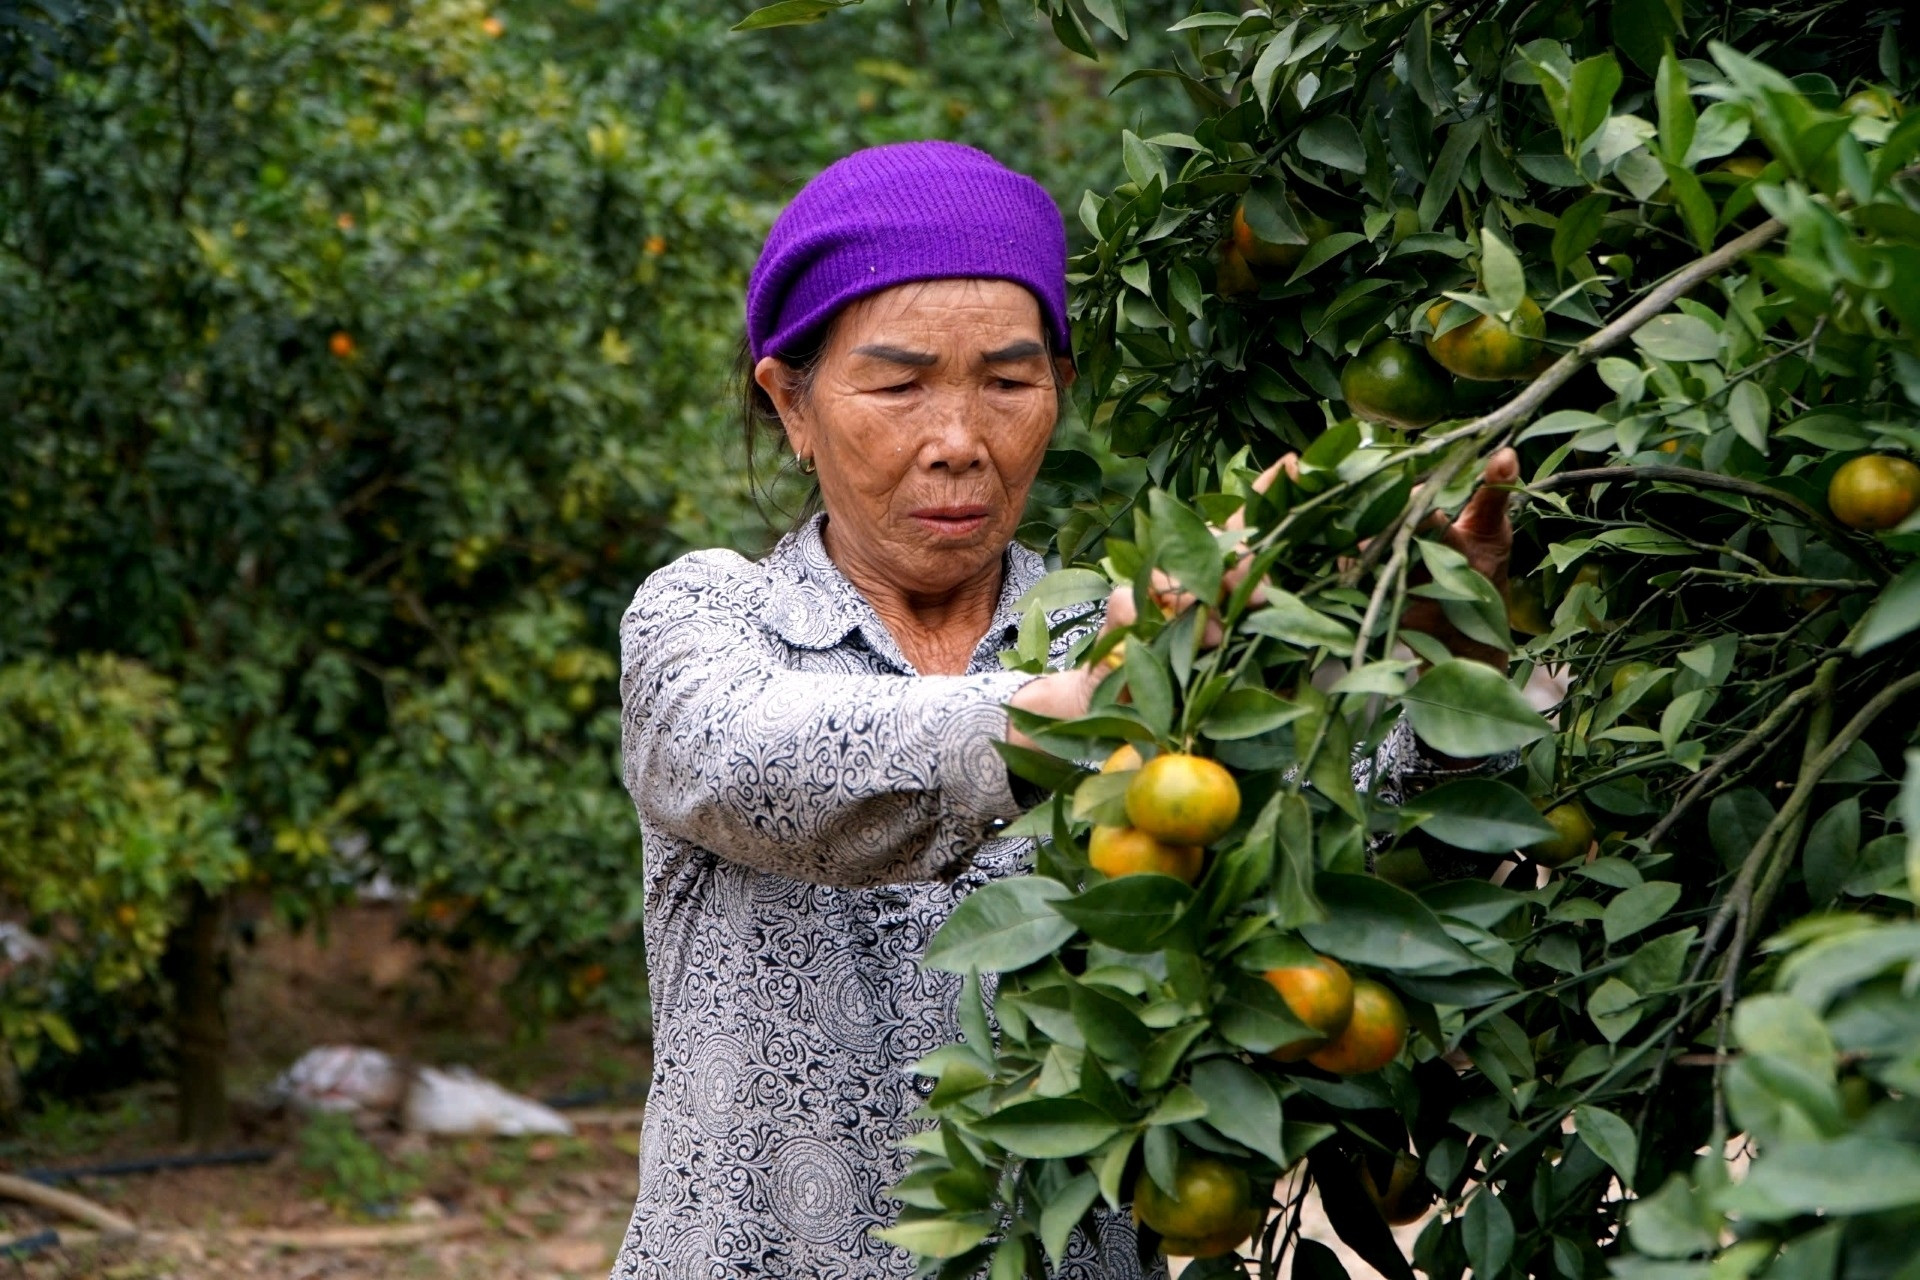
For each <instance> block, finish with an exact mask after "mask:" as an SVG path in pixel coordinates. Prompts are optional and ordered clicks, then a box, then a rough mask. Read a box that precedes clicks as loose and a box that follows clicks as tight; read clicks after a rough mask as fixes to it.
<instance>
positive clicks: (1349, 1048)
mask: <svg viewBox="0 0 1920 1280" xmlns="http://www.w3.org/2000/svg"><path fill="white" fill-rule="evenodd" d="M1406 1046H1407V1010H1406V1007H1405V1006H1404V1005H1402V1004H1401V1003H1400V997H1399V996H1396V995H1394V994H1393V992H1391V991H1389V990H1387V988H1385V987H1383V986H1381V985H1380V984H1379V983H1377V982H1375V981H1374V980H1373V979H1372V978H1358V979H1355V981H1354V984H1353V1016H1352V1017H1350V1018H1348V1019H1347V1025H1346V1027H1345V1028H1344V1029H1343V1030H1342V1031H1341V1032H1340V1034H1339V1035H1337V1036H1335V1037H1334V1038H1333V1039H1332V1040H1329V1041H1328V1042H1327V1043H1326V1044H1324V1045H1322V1046H1321V1047H1320V1048H1318V1049H1315V1050H1314V1051H1313V1052H1312V1053H1310V1054H1308V1055H1307V1061H1308V1062H1311V1063H1312V1064H1313V1065H1314V1066H1316V1067H1318V1068H1320V1069H1321V1070H1322V1071H1331V1072H1332V1073H1333V1074H1334V1075H1337V1076H1358V1075H1365V1074H1366V1073H1367V1072H1369V1071H1378V1070H1379V1069H1380V1068H1382V1067H1384V1066H1386V1065H1387V1064H1388V1063H1389V1062H1392V1061H1393V1060H1394V1059H1395V1058H1397V1057H1399V1056H1400V1051H1401V1050H1402V1049H1404V1048H1406Z"/></svg>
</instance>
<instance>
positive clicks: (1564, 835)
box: [1527, 800, 1594, 867]
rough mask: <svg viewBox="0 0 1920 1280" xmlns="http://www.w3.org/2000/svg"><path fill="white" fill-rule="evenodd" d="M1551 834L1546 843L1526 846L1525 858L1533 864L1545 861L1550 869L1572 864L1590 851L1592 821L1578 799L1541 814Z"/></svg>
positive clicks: (1591, 844) (1592, 832)
mask: <svg viewBox="0 0 1920 1280" xmlns="http://www.w3.org/2000/svg"><path fill="white" fill-rule="evenodd" d="M1542 816H1543V817H1545V818H1546V820H1547V825H1548V826H1550V827H1552V828H1553V830H1554V834H1553V835H1551V836H1548V837H1547V838H1546V839H1545V840H1541V841H1539V842H1538V843H1535V844H1530V845H1528V846H1527V855H1528V856H1529V857H1531V858H1532V859H1533V860H1534V861H1536V862H1544V863H1546V864H1547V865H1548V866H1550V867H1557V866H1560V865H1561V864H1562V863H1566V862H1572V861H1573V860H1574V859H1575V858H1584V857H1586V856H1587V851H1588V850H1589V849H1591V848H1593V834H1594V831H1593V819H1592V818H1590V817H1588V816H1587V809H1586V806H1585V805H1583V804H1581V803H1580V802H1579V801H1578V800H1569V801H1568V802H1567V803H1565V804H1560V805H1555V806H1554V807H1553V808H1551V809H1549V810H1547V811H1546V813H1545V814H1543V815H1542Z"/></svg>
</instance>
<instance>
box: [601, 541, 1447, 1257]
mask: <svg viewBox="0 0 1920 1280" xmlns="http://www.w3.org/2000/svg"><path fill="white" fill-rule="evenodd" d="M824 522H825V517H823V516H816V517H814V518H813V519H812V520H811V521H809V522H808V523H807V524H805V525H804V526H802V527H801V528H800V529H798V530H796V531H795V532H794V533H791V534H789V535H788V536H787V537H786V538H784V539H782V540H781V542H780V544H779V545H778V546H777V547H775V548H774V550H773V552H772V554H770V555H769V556H767V557H766V558H765V559H764V560H761V561H758V562H750V561H748V560H746V559H744V558H742V557H741V556H739V555H736V554H734V553H733V552H730V551H701V552H695V553H693V554H691V555H687V556H684V557H682V558H681V559H679V560H677V561H675V562H674V563H672V564H670V565H668V566H667V567H665V568H663V569H661V570H660V571H658V572H657V573H655V574H653V575H652V576H651V577H649V578H648V579H647V581H646V583H645V584H644V585H643V586H642V587H641V588H640V591H639V593H638V594H637V595H636V596H635V597H634V601H633V604H632V606H631V607H630V608H629V609H628V610H627V613H626V617H625V619H624V620H623V623H622V626H621V635H620V646H621V668H622V676H621V699H622V703H623V710H622V720H623V752H622V754H623V757H624V766H625V780H626V785H627V790H628V791H629V792H630V793H631V794H632V796H633V800H634V803H635V805H636V807H637V808H638V810H639V814H640V825H641V830H642V832H643V836H644V847H645V850H646V854H645V875H646V942H647V954H648V970H649V974H650V978H651V982H652V995H653V1017H654V1025H653V1052H654V1076H653V1087H652V1092H651V1095H650V1096H649V1099H648V1104H647V1109H646V1119H645V1122H644V1131H643V1133H642V1141H641V1154H640V1192H639V1197H638V1200H637V1202H636V1204H635V1205H634V1211H633V1218H632V1222H631V1224H630V1225H629V1227H628V1230H627V1235H626V1239H625V1242H624V1243H623V1244H622V1246H621V1249H620V1255H619V1258H618V1260H617V1262H616V1263H615V1265H614V1269H613V1276H614V1280H628V1278H641V1277H644V1278H645V1280H669V1278H670V1280H690V1278H692V1277H712V1278H713V1280H722V1278H723V1277H725V1278H731V1277H737V1276H762V1277H782V1278H784V1277H792V1278H794V1280H836V1278H838V1277H848V1278H849V1280H877V1278H879V1277H901V1278H904V1277H907V1276H910V1275H911V1274H912V1270H913V1268H912V1265H911V1260H910V1258H909V1256H908V1255H907V1254H906V1253H905V1252H904V1251H903V1250H900V1249H898V1248H895V1247H894V1246H892V1245H888V1244H884V1243H882V1242H881V1241H879V1240H876V1239H874V1238H873V1236H872V1235H871V1234H870V1232H871V1229H872V1228H874V1227H876V1226H881V1225H884V1224H886V1223H888V1222H891V1221H892V1220H893V1218H894V1216H895V1214H896V1213H897V1206H896V1205H895V1204H894V1203H893V1202H892V1201H891V1200H889V1199H888V1198H887V1196H886V1192H885V1189H886V1187H887V1186H888V1185H889V1184H891V1183H892V1182H894V1181H895V1180H897V1179H898V1178H899V1177H900V1176H901V1175H902V1174H903V1173H904V1172H905V1169H906V1163H907V1160H908V1158H909V1157H908V1153H906V1152H904V1151H902V1150H901V1149H900V1146H899V1143H900V1140H901V1138H902V1137H903V1136H905V1135H906V1134H907V1133H909V1132H910V1131H911V1130H912V1129H913V1128H915V1127H916V1122H915V1121H914V1120H913V1119H912V1113H913V1112H914V1110H915V1109H916V1108H917V1107H918V1106H919V1105H920V1102H921V1099H922V1096H923V1094H924V1093H925V1092H927V1091H928V1089H929V1088H930V1085H931V1082H930V1081H921V1080H916V1079H915V1078H914V1077H912V1076H911V1075H909V1074H908V1072H907V1070H906V1068H907V1067H908V1066H909V1065H910V1064H912V1063H913V1062H915V1061H916V1060H918V1059H919V1058H921V1057H923V1056H925V1055H926V1054H928V1053H930V1052H932V1051H933V1050H934V1049H936V1048H938V1047H940V1046H941V1045H943V1044H946V1043H948V1042H949V1041H951V1040H954V1039H956V1038H957V1037H958V1034H959V1030H958V1022H957V1018H956V1013H955V1008H956V999H957V996H958V994H959V989H960V986H959V981H960V980H959V979H958V978H956V977H953V976H952V975H949V974H944V973H934V972H930V971H927V970H923V969H922V968H921V967H920V965H919V959H920V956H921V954H922V952H923V951H924V950H925V949H926V945H927V941H928V939H929V938H930V937H931V936H932V935H933V932H934V930H936V929H937V928H939V926H940V924H941V922H943V921H944V920H945V919H946V918H947V916H948V915H949V914H950V913H951V912H952V911H953V909H954V907H955V905H956V904H957V903H958V902H959V901H960V900H961V899H962V898H964V897H965V896H966V895H967V894H968V893H969V892H971V891H972V890H973V889H975V888H977V887H979V886H980V885H982V884H985V883H987V882H988V881H989V880H994V879H998V878H1000V877H1003V876H1009V875H1015V874H1018V873H1019V872H1020V871H1022V870H1023V869H1024V867H1025V866H1026V865H1027V863H1028V861H1029V860H1030V859H1029V855H1030V852H1031V846H1030V843H1029V842H1028V841H1026V840H1016V839H1006V838H997V837H996V836H995V834H994V833H995V831H996V830H997V829H999V828H1000V827H1002V826H1004V825H1005V823H1006V822H1007V821H1008V820H1010V819H1012V818H1014V817H1015V816H1017V815H1018V813H1019V809H1018V806H1017V805H1016V803H1015V800H1014V796H1013V794H1012V791H1011V789H1010V786H1009V782H1008V777H1007V771H1006V767H1005V765H1004V764H1003V763H1002V762H1001V760H1000V757H999V755H998V754H997V753H996V752H995V751H994V749H993V745H992V744H993V742H994V740H995V739H997V738H999V737H1001V736H1002V735H1003V734H1004V732H1005V727H1006V711H1005V709H1004V704H1005V703H1006V702H1007V700H1008V699H1009V698H1011V697H1012V696H1013V694H1014V692H1015V691H1016V690H1018V689H1019V688H1020V687H1021V686H1022V685H1023V684H1025V683H1026V682H1027V681H1028V680H1031V679H1032V678H1033V677H1031V676H1028V675H1024V674H1021V673H1018V672H1008V671H1006V670H1004V669H1003V668H1002V666H1001V663H1000V658H999V655H1000V654H1001V653H1002V652H1003V651H1005V650H1007V649H1009V648H1010V647H1011V646H1012V644H1013V641H1014V637H1015V633H1016V630H1017V628H1018V626H1019V622H1020V617H1019V614H1018V612H1017V611H1016V610H1015V608H1014V606H1015V604H1016V602H1017V601H1018V600H1019V599H1020V597H1021V596H1022V595H1023V594H1025V592H1026V590H1027V589H1028V588H1029V587H1031V586H1032V585H1033V584H1034V583H1035V582H1036V581H1038V580H1039V578H1040V577H1041V576H1042V575H1043V574H1044V573H1045V566H1044V564H1043V563H1042V561H1041V559H1040V557H1039V556H1037V555H1035V554H1034V553H1033V552H1031V551H1028V550H1027V549H1025V548H1023V547H1020V546H1018V545H1015V546H1012V547H1009V548H1008V551H1007V561H1006V567H1005V576H1004V585H1003V586H1002V589H1001V593H1000V600H999V604H998V607H997V608H996V610H995V612H994V615H993V621H992V623H991V625H989V627H988V628H987V632H986V634H985V636H983V637H982V638H981V640H980V644H979V646H978V648H976V649H975V650H974V654H973V659H972V661H971V663H970V664H969V666H968V668H967V674H966V675H962V676H920V675H917V674H916V673H915V672H914V670H913V667H912V666H911V664H909V663H908V661H907V659H906V658H905V657H904V656H903V655H902V654H901V652H900V649H899V646H898V645H896V644H895V642H894V640H893V637H892V636H891V635H890V634H889V633H888V631H887V629H886V627H885V625H884V624H883V623H882V622H881V621H880V619H879V617H878V616H877V615H876V614H875V613H874V611H873V608H872V606H871V605H869V604H868V603H867V601H866V599H865V598H864V597H863V596H862V595H861V594H860V592H859V591H858V590H857V589H856V588H855V587H854V586H853V584H852V583H851V582H849V581H848V580H847V579H846V578H845V577H844V576H843V575H842V574H841V573H840V571H839V570H838V569H837V568H836V567H835V566H834V564H833V562H832V561H831V560H830V559H828V557H827V552H826V547H825V544H824V542H823V540H822V537H821V530H822V527H823V525H824ZM1404 740H1405V741H1407V742H1410V740H1411V736H1410V735H1404ZM1392 741H1393V742H1401V741H1402V735H1396V737H1395V739H1394V740H1392ZM1388 772H1389V774H1390V775H1392V777H1391V780H1392V781H1396V782H1397V781H1399V780H1400V779H1399V777H1398V776H1397V775H1399V774H1400V773H1401V772H1402V770H1400V769H1398V768H1395V767H1393V766H1392V765H1391V764H1389V765H1388ZM1388 780H1389V779H1387V778H1383V779H1382V781H1383V782H1386V781H1388ZM1096 1235H1097V1236H1098V1239H1097V1240H1088V1239H1084V1238H1079V1239H1076V1240H1075V1241H1074V1242H1073V1244H1072V1245H1071V1247H1070V1254H1071V1256H1070V1258H1069V1259H1068V1260H1067V1264H1066V1266H1065V1267H1064V1268H1063V1269H1062V1271H1061V1272H1060V1273H1059V1274H1061V1275H1062V1276H1065V1277H1068V1278H1069V1280H1123V1278H1130V1277H1139V1276H1141V1275H1142V1274H1143V1269H1142V1266H1141V1263H1140V1261H1139V1256H1138V1252H1137V1244H1136V1241H1135V1239H1134V1233H1133V1229H1132V1226H1131V1224H1130V1223H1129V1222H1128V1221H1127V1220H1126V1219H1125V1218H1124V1217H1121V1216H1118V1215H1114V1216H1112V1217H1109V1218H1107V1219H1105V1220H1104V1221H1103V1223H1102V1225H1101V1228H1100V1230H1099V1231H1098V1232H1097V1233H1096ZM1155 1270H1156V1271H1158V1270H1159V1268H1158V1267H1157V1265H1156V1267H1155Z"/></svg>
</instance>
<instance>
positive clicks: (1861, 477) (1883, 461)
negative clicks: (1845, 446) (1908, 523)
mask: <svg viewBox="0 0 1920 1280" xmlns="http://www.w3.org/2000/svg"><path fill="white" fill-rule="evenodd" d="M1917 504H1920V467H1916V466H1914V465H1913V463H1911V462H1909V461H1907V460H1906V459H1905V458H1893V457H1889V456H1887V455H1886V454H1883V453H1870V454H1867V455H1865V456H1864V457H1859V458H1855V459H1853V460H1852V461H1850V462H1847V463H1845V464H1844V465H1843V466H1841V468H1840V469H1839V470H1838V471H1836V472H1834V473H1833V480H1832V481H1831V482H1830V483H1829V484H1828V485H1827V508H1828V510H1830V511H1832V512H1833V518H1834V519H1835V520H1838V521H1839V522H1840V523H1841V524H1844V525H1846V526H1847V527H1848V528H1851V529H1867V530H1875V529H1891V528H1893V526H1895V525H1897V524H1899V523H1900V522H1901V521H1902V520H1905V519H1906V518H1907V517H1908V516H1909V515H1911V514H1913V509H1914V507H1915V505H1917Z"/></svg>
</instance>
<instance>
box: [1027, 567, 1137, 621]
mask: <svg viewBox="0 0 1920 1280" xmlns="http://www.w3.org/2000/svg"><path fill="white" fill-rule="evenodd" d="M1112 593H1113V584H1112V583H1111V582H1109V581H1107V575H1106V574H1104V573H1099V572H1097V571H1095V570H1093V569H1055V570H1054V571H1053V572H1052V573H1050V574H1048V575H1047V576H1046V577H1044V578H1042V579H1040V581H1038V582H1036V583H1034V584H1033V585H1032V586H1031V587H1028V588H1027V593H1026V594H1025V595H1023V596H1021V597H1020V601H1019V603H1018V604H1016V605H1015V606H1014V608H1015V609H1017V610H1018V611H1019V612H1021V613H1023V614H1024V613H1025V612H1026V611H1027V610H1028V609H1030V608H1032V607H1033V606H1034V605H1038V606H1040V608H1041V609H1042V610H1044V611H1045V612H1047V613H1057V612H1059V611H1060V610H1062V609H1070V608H1072V607H1073V606H1074V605H1077V604H1090V603H1092V602H1093V601H1095V600H1105V599H1106V598H1107V597H1108V596H1109V595H1111V594H1112Z"/></svg>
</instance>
